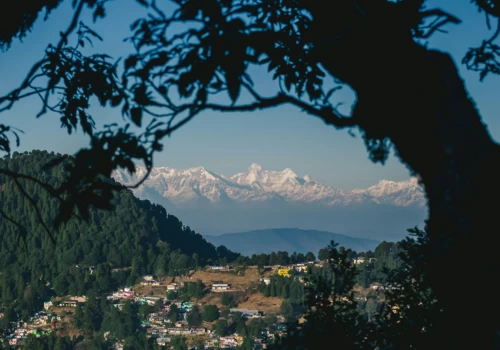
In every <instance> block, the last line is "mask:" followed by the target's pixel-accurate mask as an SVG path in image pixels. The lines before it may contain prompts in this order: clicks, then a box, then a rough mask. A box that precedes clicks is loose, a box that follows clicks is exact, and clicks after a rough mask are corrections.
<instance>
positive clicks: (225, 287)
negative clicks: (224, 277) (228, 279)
mask: <svg viewBox="0 0 500 350" xmlns="http://www.w3.org/2000/svg"><path fill="white" fill-rule="evenodd" d="M229 289H231V285H230V284H228V283H216V284H212V290H213V291H224V290H229Z"/></svg>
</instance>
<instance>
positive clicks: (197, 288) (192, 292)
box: [177, 280, 205, 301]
mask: <svg viewBox="0 0 500 350" xmlns="http://www.w3.org/2000/svg"><path fill="white" fill-rule="evenodd" d="M177 293H178V296H179V299H180V300H184V301H189V300H191V299H192V298H195V299H200V298H202V297H203V295H204V293H205V285H204V284H203V283H202V282H201V281H199V280H198V281H196V282H185V283H184V285H183V286H182V287H181V288H180V289H179V290H178V291H177Z"/></svg>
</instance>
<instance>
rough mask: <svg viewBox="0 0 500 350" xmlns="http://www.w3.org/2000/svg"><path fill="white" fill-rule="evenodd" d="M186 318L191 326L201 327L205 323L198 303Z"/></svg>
mask: <svg viewBox="0 0 500 350" xmlns="http://www.w3.org/2000/svg"><path fill="white" fill-rule="evenodd" d="M186 320H187V322H188V325H189V327H199V326H201V324H202V323H203V319H202V316H201V312H200V308H199V307H198V305H196V304H195V305H193V307H192V308H191V310H189V312H188V313H187V315H186Z"/></svg>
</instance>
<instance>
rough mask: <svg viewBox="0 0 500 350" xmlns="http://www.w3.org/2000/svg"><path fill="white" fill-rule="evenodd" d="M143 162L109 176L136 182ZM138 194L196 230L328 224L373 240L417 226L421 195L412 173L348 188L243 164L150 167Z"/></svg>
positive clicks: (218, 231) (393, 236)
mask: <svg viewBox="0 0 500 350" xmlns="http://www.w3.org/2000/svg"><path fill="white" fill-rule="evenodd" d="M145 173H146V170H145V169H144V168H141V167H138V168H137V169H136V172H135V173H134V174H130V173H128V172H126V171H117V172H116V173H115V174H114V178H115V180H117V181H118V182H121V183H123V184H126V185H130V184H135V183H137V182H138V181H139V180H140V179H142V178H143V176H144V175H145ZM134 193H135V195H136V196H137V197H139V198H141V199H147V200H150V201H151V202H153V203H156V204H160V205H162V206H163V207H164V208H165V209H166V210H167V212H169V213H171V214H174V215H176V216H177V217H179V218H180V219H181V220H182V221H183V223H184V224H186V225H188V226H189V227H191V228H192V229H194V230H195V231H197V232H200V233H203V234H212V235H214V234H222V233H228V232H243V231H253V230H262V229H275V228H284V227H286V228H298V229H306V230H320V231H330V232H335V233H339V234H345V235H349V236H356V237H363V238H371V239H376V240H383V239H386V240H392V241H394V240H399V239H401V238H403V237H404V236H406V234H407V231H406V230H407V229H408V228H411V227H415V225H420V226H422V224H423V220H424V218H425V214H426V212H425V203H426V200H425V196H424V193H423V191H422V188H421V187H420V186H419V185H418V183H417V180H416V179H415V178H410V179H409V180H407V181H401V182H393V181H387V180H382V181H380V182H379V183H378V184H376V185H374V186H372V187H369V188H366V189H357V190H353V191H346V190H342V189H337V188H334V187H332V186H327V185H323V184H321V183H318V182H316V181H314V180H313V179H311V177H310V176H304V177H300V176H297V174H295V173H294V172H293V171H292V170H291V169H285V170H283V171H271V170H264V169H262V167H261V166H260V165H259V164H256V163H255V164H252V165H251V166H250V167H249V168H248V170H247V171H245V172H242V173H238V174H235V175H233V176H224V175H221V174H217V173H214V172H212V171H209V170H206V169H205V168H203V167H198V168H191V169H185V170H179V169H172V168H167V167H158V168H154V169H153V170H152V172H151V174H150V176H149V177H148V179H147V180H146V181H145V182H144V184H142V185H141V186H140V187H139V188H137V189H136V190H134Z"/></svg>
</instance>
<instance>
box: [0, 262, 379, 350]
mask: <svg viewBox="0 0 500 350" xmlns="http://www.w3.org/2000/svg"><path fill="white" fill-rule="evenodd" d="M353 262H354V263H355V264H360V263H362V262H363V260H362V258H360V259H356V260H355V261H353ZM322 265H323V263H322V262H320V261H313V262H307V263H300V264H290V265H287V266H279V265H276V266H265V267H264V268H263V271H259V270H258V268H257V267H256V266H247V267H237V266H208V267H205V268H204V269H202V270H198V271H191V272H190V273H189V274H188V275H184V276H177V277H171V278H158V277H157V276H152V275H146V276H143V277H142V278H141V281H140V282H139V283H137V284H136V285H134V286H129V287H124V288H120V289H118V290H116V291H115V292H113V293H111V294H109V295H103V296H101V297H102V298H106V299H107V300H108V301H110V302H111V303H112V304H113V306H115V307H116V308H117V309H118V310H120V311H122V309H123V307H124V306H125V305H126V304H127V303H133V304H136V305H139V306H141V305H147V306H149V309H148V312H147V313H146V314H144V315H143V317H141V318H140V329H141V330H142V332H144V333H145V334H146V337H147V338H153V339H154V340H155V342H156V343H157V344H158V345H160V346H162V347H167V348H172V347H171V346H170V344H171V342H172V341H173V340H175V339H177V338H178V337H182V338H184V339H185V342H186V344H187V345H188V346H190V348H193V349H199V348H204V349H210V348H234V347H241V346H242V345H243V342H244V335H246V336H252V338H253V339H252V345H251V347H249V348H252V349H265V348H266V344H268V343H269V342H271V341H272V340H273V338H274V337H275V336H282V335H283V334H284V333H286V329H287V327H286V322H285V321H286V318H285V316H284V315H283V314H282V313H283V310H282V309H281V306H282V303H283V299H281V298H278V297H272V296H267V297H266V296H264V295H263V293H262V292H261V291H260V290H259V287H260V286H269V285H270V284H271V281H272V279H273V278H275V277H276V276H280V277H284V278H293V279H295V280H297V281H298V282H299V283H301V284H305V283H306V282H305V280H304V276H305V275H306V274H307V273H308V269H309V268H310V267H321V266H322ZM191 286H197V288H201V289H200V292H199V295H197V296H196V297H194V296H189V295H188V297H187V298H186V296H185V295H183V291H185V290H186V288H190V287H191ZM383 288H384V287H383V286H382V285H381V284H373V285H371V286H370V287H369V288H367V289H363V288H358V289H357V295H358V296H357V297H356V298H357V300H359V301H366V296H364V294H365V295H366V294H367V291H368V292H371V293H373V292H374V291H377V292H380V291H381V290H382V289H383ZM228 300H229V301H228ZM87 301H88V300H87V298H86V297H85V296H80V297H75V296H67V297H63V298H53V299H52V300H48V301H46V302H45V303H44V310H40V311H39V312H37V313H36V314H35V315H33V317H31V318H30V319H29V320H28V322H16V323H14V324H12V328H11V332H10V334H9V335H8V336H6V337H5V339H2V341H5V342H8V343H9V345H10V346H14V347H20V348H22V345H23V343H24V341H26V339H27V337H28V336H29V335H33V336H35V337H43V336H46V335H49V334H51V333H52V332H55V333H56V334H57V335H58V336H65V335H70V336H75V335H79V334H80V332H79V331H78V330H76V329H75V328H74V327H73V325H74V320H73V319H74V317H75V314H76V313H77V311H76V310H77V309H78V308H81V307H82V305H84V304H85V303H86V302H87ZM193 309H196V310H198V311H196V312H197V313H198V314H199V316H200V317H201V315H202V314H203V317H204V316H205V314H206V313H207V309H213V310H215V311H214V312H213V315H212V316H211V317H210V318H209V319H203V320H202V319H201V318H200V319H199V320H197V321H196V322H194V321H192V320H191V321H190V320H189V315H190V313H192V312H193ZM3 316H4V315H3V313H2V314H0V318H2V317H3ZM240 319H242V320H244V323H245V328H246V329H245V330H244V332H245V333H246V334H244V335H243V334H239V333H238V330H239V329H238V326H237V327H229V326H228V325H229V323H228V320H231V324H234V323H236V324H240V326H239V327H240V328H241V322H239V320H240ZM238 322H239V323H238ZM193 323H194V324H195V325H193ZM247 327H248V328H252V330H251V335H250V334H249V332H248V328H247ZM255 327H257V329H255ZM240 331H241V330H240ZM106 336H110V335H109V332H108V334H105V337H106ZM110 340H113V341H114V349H122V348H123V340H121V339H110Z"/></svg>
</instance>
